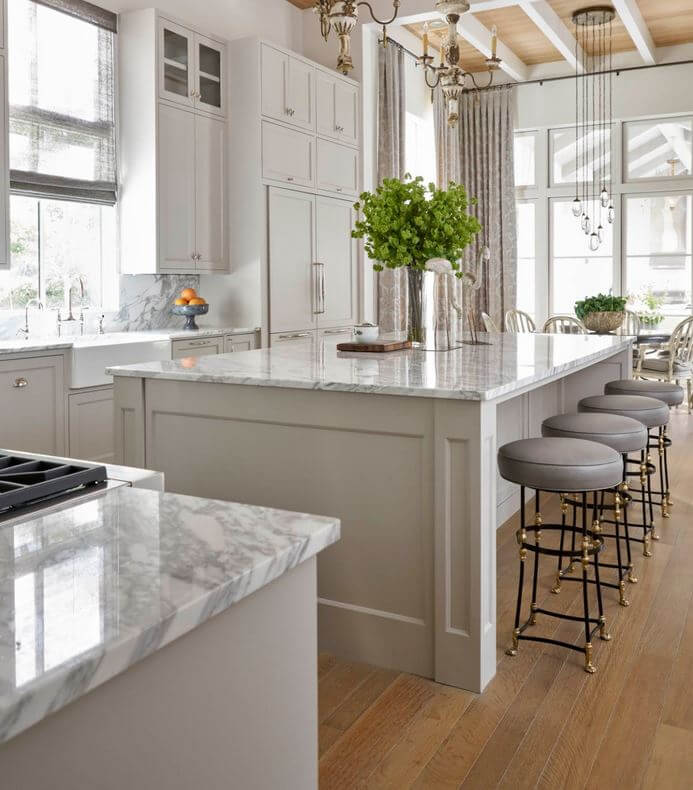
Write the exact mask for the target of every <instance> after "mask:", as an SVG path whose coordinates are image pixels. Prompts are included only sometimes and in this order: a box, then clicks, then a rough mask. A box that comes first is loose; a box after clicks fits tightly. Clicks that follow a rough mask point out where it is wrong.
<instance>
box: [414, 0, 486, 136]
mask: <svg viewBox="0 0 693 790" xmlns="http://www.w3.org/2000/svg"><path fill="white" fill-rule="evenodd" d="M436 11H438V12H439V13H441V14H442V15H443V16H444V17H445V20H446V22H447V23H448V35H447V40H446V41H445V42H443V45H442V47H441V50H440V65H439V66H434V65H433V61H434V58H433V56H432V55H429V54H428V49H429V44H430V42H429V37H428V26H427V25H426V26H424V36H423V55H422V56H421V57H420V58H417V62H418V63H419V64H420V65H422V66H423V67H424V77H425V80H426V85H428V87H429V88H431V89H435V88H437V87H438V86H440V87H441V89H442V91H443V96H444V97H445V101H446V103H447V108H448V123H449V124H450V126H456V125H457V122H458V121H459V119H460V99H461V98H462V96H463V94H464V93H466V92H468V91H470V90H479V89H480V88H488V87H489V86H490V85H491V83H492V82H493V77H494V72H495V71H497V70H498V68H499V66H500V64H501V61H500V58H498V57H496V47H497V44H498V37H497V35H496V28H495V26H494V27H493V29H492V30H491V57H490V58H487V59H486V66H487V68H488V74H489V79H488V82H487V83H486V85H479V83H478V82H477V80H476V78H475V76H474V74H472V73H471V72H467V71H465V70H464V68H462V66H461V65H460V53H461V41H460V36H459V34H458V32H457V23H458V22H459V20H460V17H461V16H462V14H464V13H466V12H467V11H469V3H468V2H455V1H454V0H436ZM429 77H430V78H429Z"/></svg>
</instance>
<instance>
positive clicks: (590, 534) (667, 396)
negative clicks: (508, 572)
mask: <svg viewBox="0 0 693 790" xmlns="http://www.w3.org/2000/svg"><path fill="white" fill-rule="evenodd" d="M604 392H605V394H604V395H597V396H593V397H589V398H584V399H583V400H581V401H580V403H579V406H578V414H563V415H557V416H555V417H551V418H549V419H547V420H545V421H544V423H543V425H542V437H543V438H541V439H522V440H520V441H517V442H511V443H510V444H506V445H504V446H503V447H501V448H500V450H499V451H498V467H499V471H500V474H501V476H502V477H503V478H504V479H505V480H508V481H510V482H512V483H516V484H518V485H519V486H520V502H521V504H520V528H519V530H518V531H517V541H518V544H519V547H520V574H519V587H518V594H517V606H516V610H515V627H514V630H513V636H512V647H511V648H510V649H509V650H508V651H506V652H507V653H508V655H512V656H514V655H516V654H517V650H518V645H519V642H520V641H521V640H528V641H533V642H544V643H548V644H554V645H560V646H562V647H566V648H568V649H570V650H576V651H578V652H580V653H584V659H585V671H586V672H589V673H592V672H595V671H596V670H595V666H594V664H593V662H592V639H593V638H594V636H595V635H596V634H597V633H598V634H599V637H600V638H601V639H603V640H605V641H608V640H609V639H610V638H611V637H610V635H609V632H608V630H607V625H606V617H605V615H604V601H603V594H604V588H612V589H614V590H616V592H617V595H618V599H619V603H620V605H621V606H628V605H629V601H628V598H627V595H626V585H627V584H636V583H637V581H638V580H637V577H636V575H635V568H634V564H633V552H632V549H633V544H634V543H637V544H641V545H642V553H643V556H645V557H651V556H652V541H657V540H659V535H658V534H657V531H656V528H655V510H656V509H659V510H660V511H661V515H662V517H663V518H669V509H670V507H671V506H672V499H671V492H670V489H669V457H668V451H669V448H670V447H671V439H670V437H669V435H668V433H667V426H668V424H669V410H670V408H672V407H674V406H678V405H680V404H681V403H683V401H684V391H683V388H682V387H680V386H678V385H677V384H672V383H668V382H659V381H636V380H622V381H612V382H610V383H609V384H607V385H606V387H605V390H604ZM653 451H656V454H657V462H655V460H654V459H653ZM653 480H656V481H657V482H656V484H654V485H653ZM527 489H531V490H533V491H534V508H533V511H534V513H533V516H532V518H531V521H530V522H528V520H527V513H526V510H527V505H526V491H527ZM545 494H558V495H559V496H560V502H561V520H560V523H555V524H553V523H546V522H545V521H544V517H543V515H542V511H541V502H542V496H543V495H545ZM545 532H556V533H559V535H560V537H559V545H558V547H557V548H556V547H553V546H547V545H546V544H545V543H542V540H543V533H545ZM608 542H613V546H614V548H615V561H613V562H606V561H605V560H601V561H600V557H601V555H602V554H603V552H604V550H605V548H606V546H607V543H608ZM530 554H532V555H533V558H534V561H533V569H532V600H531V603H530V611H529V617H528V618H527V619H526V620H525V621H524V622H522V600H523V591H524V584H525V565H526V563H527V559H528V557H529V555H530ZM542 556H544V557H552V558H553V559H554V561H555V562H556V566H557V567H556V581H555V584H554V586H553V588H552V592H553V593H555V594H559V593H560V592H561V590H562V586H563V584H564V583H565V582H568V581H570V582H576V583H579V584H581V586H582V604H583V606H582V608H583V611H582V615H581V616H576V615H571V614H566V613H563V612H557V611H552V610H550V609H544V608H540V607H539V604H538V601H537V597H538V596H537V593H538V579H539V559H540V557H542ZM576 567H578V568H579V569H580V571H581V573H579V574H576V575H573V571H574V570H575V568H576ZM591 587H594V588H595V589H596V603H597V607H596V608H597V610H596V614H595V613H594V612H593V611H591V610H590V595H589V590H590V588H591ZM537 615H548V616H549V617H556V618H559V619H562V620H572V621H576V622H580V623H582V624H583V625H584V637H585V639H584V644H580V645H578V644H571V643H569V642H564V641H561V640H558V639H552V638H550V637H543V636H537V635H534V634H533V633H532V632H531V631H530V632H529V633H528V629H530V628H532V626H535V625H536V624H537Z"/></svg>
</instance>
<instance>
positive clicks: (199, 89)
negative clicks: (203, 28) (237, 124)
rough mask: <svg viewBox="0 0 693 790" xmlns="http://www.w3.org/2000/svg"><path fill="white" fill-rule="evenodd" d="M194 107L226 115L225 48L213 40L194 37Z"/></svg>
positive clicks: (198, 36)
mask: <svg viewBox="0 0 693 790" xmlns="http://www.w3.org/2000/svg"><path fill="white" fill-rule="evenodd" d="M195 65H196V69H195V82H196V88H195V91H196V96H195V107H196V108H197V109H198V110H204V111H205V112H210V113H213V114H214V115H222V116H223V115H225V114H226V76H225V74H226V48H225V47H224V45H223V44H220V43H219V42H218V41H214V39H211V38H206V37H205V36H200V35H197V34H196V35H195Z"/></svg>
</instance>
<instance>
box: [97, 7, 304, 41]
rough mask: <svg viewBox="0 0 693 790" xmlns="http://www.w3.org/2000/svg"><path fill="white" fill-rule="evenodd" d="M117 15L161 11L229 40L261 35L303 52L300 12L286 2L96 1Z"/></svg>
mask: <svg viewBox="0 0 693 790" xmlns="http://www.w3.org/2000/svg"><path fill="white" fill-rule="evenodd" d="M93 2H95V3H96V4H97V5H100V6H103V7H104V8H108V9H110V10H111V11H115V12H117V13H121V12H125V11H135V10H137V9H141V8H158V9H159V10H160V11H162V12H163V13H166V14H171V16H174V17H176V18H178V19H180V20H182V21H184V22H188V23H189V24H191V25H194V26H196V27H199V28H201V29H203V30H205V31H208V32H209V33H213V34H214V35H216V36H221V37H222V38H226V39H229V40H231V39H234V38H243V37H245V36H261V37H262V38H267V39H269V40H271V41H275V42H276V43H277V44H281V45H282V46H285V47H289V48H290V49H293V50H296V51H298V52H301V51H302V50H303V19H302V13H301V11H300V10H299V9H298V8H296V7H295V6H293V5H291V3H288V2H287V0H93Z"/></svg>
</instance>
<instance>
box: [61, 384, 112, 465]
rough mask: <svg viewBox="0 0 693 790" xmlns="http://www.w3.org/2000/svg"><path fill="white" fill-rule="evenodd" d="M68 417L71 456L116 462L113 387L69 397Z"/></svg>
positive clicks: (73, 394)
mask: <svg viewBox="0 0 693 790" xmlns="http://www.w3.org/2000/svg"><path fill="white" fill-rule="evenodd" d="M68 418H69V426H70V430H69V437H70V449H69V451H68V452H69V454H70V457H72V458H83V459H84V460H85V461H95V462H98V463H115V439H114V437H113V387H108V388H105V389H101V390H92V391H89V392H75V393H72V394H71V395H70V396H69V397H68Z"/></svg>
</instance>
